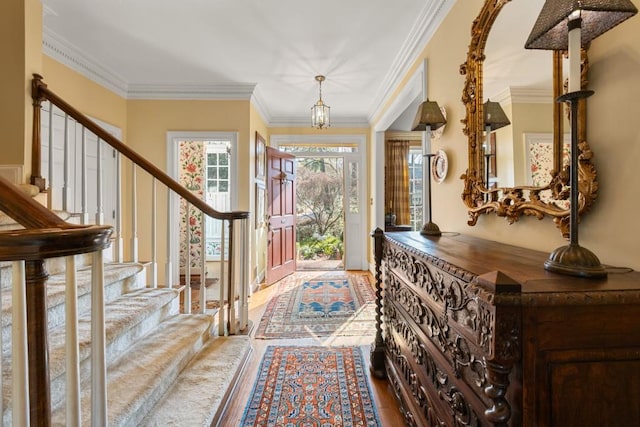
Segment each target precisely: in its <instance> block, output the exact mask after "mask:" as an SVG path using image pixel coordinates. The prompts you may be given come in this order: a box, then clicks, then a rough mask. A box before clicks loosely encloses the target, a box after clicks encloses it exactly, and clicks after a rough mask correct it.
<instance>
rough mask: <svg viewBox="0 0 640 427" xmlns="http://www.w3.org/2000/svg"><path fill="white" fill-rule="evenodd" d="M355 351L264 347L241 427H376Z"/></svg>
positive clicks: (360, 359)
mask: <svg viewBox="0 0 640 427" xmlns="http://www.w3.org/2000/svg"><path fill="white" fill-rule="evenodd" d="M367 372H368V371H367V370H366V369H365V367H364V363H363V356H362V352H361V351H360V348H359V347H294V346H286V347H281V346H268V347H267V351H266V352H265V355H264V357H263V358H262V362H261V364H260V370H259V371H258V378H257V380H256V383H255V385H254V386H253V391H252V393H251V397H250V398H249V402H248V404H247V407H246V409H245V412H244V415H243V417H242V422H241V423H240V425H241V426H243V427H250V426H254V427H255V426H261V427H271V426H283V427H293V426H300V427H307V426H314V427H329V426H331V427H334V426H336V427H356V426H357V427H376V426H381V425H382V424H381V423H380V419H379V417H378V413H377V411H376V408H375V406H374V405H373V398H372V394H371V388H370V386H369V382H368V380H367Z"/></svg>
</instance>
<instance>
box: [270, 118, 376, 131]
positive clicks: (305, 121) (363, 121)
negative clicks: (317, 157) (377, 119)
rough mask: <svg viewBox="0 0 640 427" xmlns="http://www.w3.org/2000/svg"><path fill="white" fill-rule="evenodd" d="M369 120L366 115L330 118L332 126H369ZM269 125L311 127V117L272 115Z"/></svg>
mask: <svg viewBox="0 0 640 427" xmlns="http://www.w3.org/2000/svg"><path fill="white" fill-rule="evenodd" d="M369 126H370V125H369V121H368V120H367V118H366V117H340V118H331V127H332V128H369ZM269 127H277V128H282V127H292V128H305V127H311V117H307V116H280V117H272V118H271V120H269Z"/></svg>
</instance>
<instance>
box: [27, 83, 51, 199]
mask: <svg viewBox="0 0 640 427" xmlns="http://www.w3.org/2000/svg"><path fill="white" fill-rule="evenodd" d="M46 87H47V85H46V84H44V83H43V82H42V76H41V75H39V74H34V75H33V80H32V81H31V98H32V99H33V127H32V136H31V184H32V185H35V186H37V187H38V189H39V190H40V192H43V191H44V190H45V188H46V182H45V179H44V178H43V177H42V170H41V164H42V135H41V133H40V128H41V120H42V118H41V111H42V101H44V99H45V97H44V96H43V95H42V93H41V91H40V88H46ZM49 126H52V124H49Z"/></svg>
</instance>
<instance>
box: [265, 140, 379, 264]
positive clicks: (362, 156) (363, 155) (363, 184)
mask: <svg viewBox="0 0 640 427" xmlns="http://www.w3.org/2000/svg"><path fill="white" fill-rule="evenodd" d="M270 142H271V144H270V145H271V146H272V147H274V148H279V147H280V145H287V144H296V143H299V144H307V145H314V144H317V145H335V146H343V145H355V146H356V147H357V152H356V153H340V156H341V157H344V159H345V168H346V165H347V163H348V161H349V160H355V161H356V162H357V163H358V169H359V170H358V172H359V173H358V180H359V182H360V185H359V187H358V200H359V203H358V209H359V214H358V215H359V221H360V224H362V229H361V230H362V231H361V233H360V234H361V235H360V236H358V237H357V242H356V243H357V244H358V246H359V247H360V252H361V253H360V254H359V255H358V256H357V258H358V259H359V264H360V265H359V268H358V269H359V270H367V269H368V263H367V240H368V238H369V233H368V232H367V204H366V200H365V199H366V195H367V176H368V166H367V161H366V160H367V145H366V143H367V135H365V134H355V135H273V134H272V135H271V137H270ZM292 154H294V155H296V156H300V157H304V154H302V153H300V154H297V153H295V152H293V153H292ZM305 154H306V153H305ZM345 173H346V171H345ZM345 191H346V188H345ZM346 204H347V197H346V195H345V198H344V205H345V215H346V212H347V210H346V209H347V206H346ZM346 235H347V234H346V233H345V242H344V244H345V250H348V241H347V238H346ZM347 268H348V266H347V265H345V270H346V269H347ZM354 269H355V268H354Z"/></svg>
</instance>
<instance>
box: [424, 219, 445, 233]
mask: <svg viewBox="0 0 640 427" xmlns="http://www.w3.org/2000/svg"><path fill="white" fill-rule="evenodd" d="M420 234H422V235H423V236H442V232H441V231H440V227H438V226H437V225H436V224H434V223H433V222H431V221H429V222H427V223H426V224H425V225H423V226H422V230H420Z"/></svg>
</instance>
